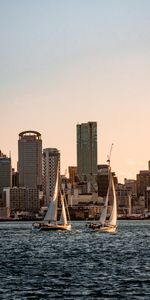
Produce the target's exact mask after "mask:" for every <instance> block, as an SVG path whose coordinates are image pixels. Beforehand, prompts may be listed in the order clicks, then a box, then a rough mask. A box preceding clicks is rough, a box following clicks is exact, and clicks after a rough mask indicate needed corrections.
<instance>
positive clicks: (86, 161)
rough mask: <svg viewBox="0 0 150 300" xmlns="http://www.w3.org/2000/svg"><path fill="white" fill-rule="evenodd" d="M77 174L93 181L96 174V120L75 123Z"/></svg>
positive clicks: (80, 177)
mask: <svg viewBox="0 0 150 300" xmlns="http://www.w3.org/2000/svg"><path fill="white" fill-rule="evenodd" d="M77 174H78V178H79V179H80V180H84V181H87V182H88V181H89V182H93V181H95V178H96V175H97V122H88V123H82V124H77Z"/></svg>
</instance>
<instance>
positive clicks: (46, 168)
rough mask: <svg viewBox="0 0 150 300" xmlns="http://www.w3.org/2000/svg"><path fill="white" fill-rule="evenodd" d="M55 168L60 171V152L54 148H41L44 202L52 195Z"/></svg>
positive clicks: (47, 201)
mask: <svg viewBox="0 0 150 300" xmlns="http://www.w3.org/2000/svg"><path fill="white" fill-rule="evenodd" d="M57 170H58V172H59V173H60V152H59V150H58V149H56V148H46V149H43V193H44V197H45V204H46V205H48V203H49V201H50V200H51V198H52V197H53V194H54V189H55V183H56V176H57Z"/></svg>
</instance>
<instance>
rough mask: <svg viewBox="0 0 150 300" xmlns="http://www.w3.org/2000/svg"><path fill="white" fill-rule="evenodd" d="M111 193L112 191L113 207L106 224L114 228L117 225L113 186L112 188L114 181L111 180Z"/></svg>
mask: <svg viewBox="0 0 150 300" xmlns="http://www.w3.org/2000/svg"><path fill="white" fill-rule="evenodd" d="M112 191H113V207H112V212H111V215H110V218H109V222H108V224H109V225H111V226H116V223H117V203H116V202H117V201H116V191H115V186H114V181H113V179H112Z"/></svg>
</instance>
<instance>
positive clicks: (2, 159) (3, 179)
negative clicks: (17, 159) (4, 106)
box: [0, 155, 12, 199]
mask: <svg viewBox="0 0 150 300" xmlns="http://www.w3.org/2000/svg"><path fill="white" fill-rule="evenodd" d="M11 185H12V179H11V158H8V157H6V155H2V156H0V199H2V192H3V189H4V188H5V187H11Z"/></svg>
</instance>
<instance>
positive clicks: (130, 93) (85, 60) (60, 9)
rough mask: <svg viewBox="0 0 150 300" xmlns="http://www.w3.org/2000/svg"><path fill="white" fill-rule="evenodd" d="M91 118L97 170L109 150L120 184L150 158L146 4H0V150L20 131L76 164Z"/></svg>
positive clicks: (42, 0)
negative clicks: (79, 128)
mask: <svg viewBox="0 0 150 300" xmlns="http://www.w3.org/2000/svg"><path fill="white" fill-rule="evenodd" d="M88 121H97V124H98V163H105V162H106V159H107V154H108V153H109V150H110V146H111V143H114V149H113V153H112V159H111V161H112V168H113V171H115V172H116V175H117V176H118V178H119V181H121V182H123V179H124V177H127V178H133V179H134V178H136V173H138V171H139V170H140V169H147V168H148V160H150V138H149V130H150V1H149V0H0V149H1V150H2V151H3V152H4V153H6V154H7V155H8V154H9V150H11V155H12V162H13V167H15V168H16V161H17V156H18V149H17V148H18V134H19V132H21V131H24V130H37V131H39V132H40V133H41V134H42V140H43V148H46V147H56V148H58V149H59V150H60V153H61V171H62V173H64V172H65V169H67V167H68V166H69V165H76V124H77V123H84V122H88Z"/></svg>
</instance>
